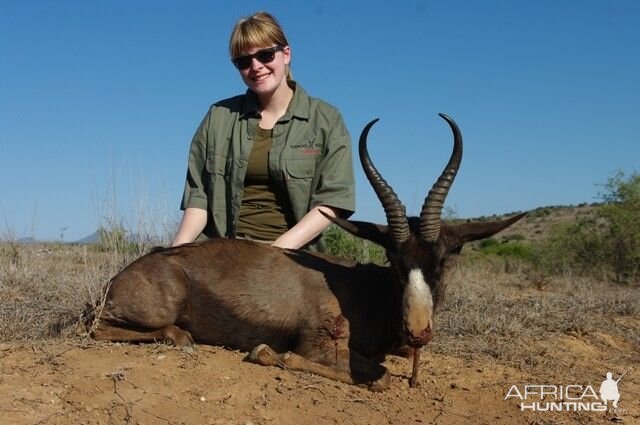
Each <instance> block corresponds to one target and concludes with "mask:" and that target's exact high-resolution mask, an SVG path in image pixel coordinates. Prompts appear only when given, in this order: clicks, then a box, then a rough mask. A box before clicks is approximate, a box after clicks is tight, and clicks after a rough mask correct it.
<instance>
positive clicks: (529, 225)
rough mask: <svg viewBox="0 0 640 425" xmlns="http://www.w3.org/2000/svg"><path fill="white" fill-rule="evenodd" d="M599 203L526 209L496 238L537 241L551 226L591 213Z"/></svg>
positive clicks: (548, 233)
mask: <svg viewBox="0 0 640 425" xmlns="http://www.w3.org/2000/svg"><path fill="white" fill-rule="evenodd" d="M600 205H601V204H598V203H593V204H586V203H584V204H580V205H577V206H574V205H558V206H548V207H539V208H536V209H534V210H531V211H527V215H526V216H525V217H524V218H523V219H521V220H520V221H518V222H517V223H515V224H513V225H512V226H510V227H508V228H507V229H505V230H503V231H502V232H500V233H498V235H496V238H497V239H500V240H508V239H513V238H514V237H516V236H517V237H518V238H519V239H520V238H523V239H525V240H529V241H537V240H541V239H545V238H547V237H549V236H550V235H551V232H552V230H553V228H554V227H555V226H557V225H559V224H562V223H570V222H572V221H575V220H576V219H577V218H580V217H586V216H589V215H592V214H593V213H594V211H595V210H596V209H597V208H598V207H599V206H600ZM520 212H522V211H515V212H512V213H509V214H504V215H501V216H488V217H487V216H485V217H478V218H476V219H472V220H495V219H497V218H506V217H510V216H512V215H515V214H518V213H520Z"/></svg>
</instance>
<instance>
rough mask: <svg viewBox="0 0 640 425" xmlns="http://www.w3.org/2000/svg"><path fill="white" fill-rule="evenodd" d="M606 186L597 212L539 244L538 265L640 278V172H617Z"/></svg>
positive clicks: (622, 278)
mask: <svg viewBox="0 0 640 425" xmlns="http://www.w3.org/2000/svg"><path fill="white" fill-rule="evenodd" d="M603 187H604V188H605V192H604V193H602V194H600V197H601V198H602V199H603V200H604V204H602V205H599V206H598V207H597V208H596V209H595V211H594V213H593V214H592V215H588V216H581V217H578V218H577V219H576V220H575V222H573V223H569V224H565V225H561V226H557V227H556V228H555V229H554V230H553V231H552V236H551V237H550V238H549V239H548V240H547V241H544V242H542V243H541V244H540V245H538V246H537V247H536V249H535V255H534V257H535V263H536V265H537V267H538V268H539V269H541V270H545V271H548V272H551V273H566V272H567V271H575V272H577V273H579V274H582V275H591V276H596V277H599V278H611V279H613V280H614V281H615V282H630V281H637V280H639V279H640V175H639V174H637V173H635V174H632V175H630V176H628V177H627V176H625V174H624V173H622V172H618V173H616V174H615V175H614V176H613V177H611V178H610V179H609V180H608V181H607V183H606V184H604V185H603Z"/></svg>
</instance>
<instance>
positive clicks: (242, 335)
mask: <svg viewBox="0 0 640 425" xmlns="http://www.w3.org/2000/svg"><path fill="white" fill-rule="evenodd" d="M440 116H441V117H442V118H444V119H445V120H446V121H447V123H448V124H449V126H450V127H451V129H452V131H453V135H454V145H453V153H452V155H451V158H450V159H449V163H448V164H447V166H446V167H445V169H444V171H443V172H442V174H441V175H440V177H439V178H438V180H437V182H436V183H435V184H434V185H433V187H432V189H431V190H430V191H429V194H428V195H427V197H426V199H425V202H424V205H423V207H422V211H421V212H420V217H409V218H408V217H407V216H406V213H405V208H404V206H403V205H402V203H401V202H400V200H399V199H398V197H397V195H396V194H395V193H394V191H393V189H392V188H391V187H390V186H389V185H388V184H387V182H386V181H385V180H384V179H383V178H382V176H381V175H380V173H379V172H378V171H377V170H376V168H375V166H374V165H373V163H372V162H371V159H370V158H369V154H368V152H367V135H368V133H369V130H370V129H371V127H372V125H373V124H374V123H375V122H376V121H372V122H371V123H369V124H368V125H367V126H366V127H365V128H364V130H363V132H362V135H361V136H360V141H359V154H360V161H361V163H362V168H363V169H364V172H365V174H366V175H367V178H368V179H369V182H370V183H371V185H372V186H373V189H374V190H375V192H376V194H377V196H378V198H379V200H380V202H381V203H382V206H383V208H384V210H385V212H386V217H387V225H386V226H383V225H377V224H372V223H365V222H359V221H346V220H342V219H334V222H335V223H336V224H337V225H339V226H340V227H342V228H343V229H345V230H346V231H348V232H350V233H352V234H353V235H355V236H357V237H360V238H364V239H367V240H370V241H372V242H375V243H377V244H379V245H381V246H382V247H384V248H385V250H386V254H387V257H388V259H389V265H388V266H380V265H375V264H360V263H355V262H351V261H347V260H342V259H338V258H333V257H330V256H326V255H319V254H313V253H309V252H306V251H299V250H286V249H279V248H274V247H270V246H265V245H261V244H258V243H255V242H251V241H246V240H235V239H215V240H210V241H206V242H201V243H193V244H187V245H182V246H179V247H174V248H166V249H165V248H161V249H159V250H156V251H155V252H152V253H150V254H147V255H145V256H143V257H141V258H139V259H138V260H136V261H134V262H133V263H131V264H130V265H129V266H128V267H126V268H125V269H124V270H122V272H120V273H119V274H118V275H116V276H115V277H114V278H113V279H112V280H111V282H110V286H109V288H108V291H107V294H106V301H105V305H104V308H103V309H102V311H101V312H100V314H99V317H98V322H97V325H96V327H95V331H94V333H93V336H94V337H95V338H96V339H99V340H112V341H153V340H170V341H172V342H173V343H174V344H176V345H178V346H189V347H190V346H192V345H193V343H194V342H198V343H203V344H213V345H222V346H227V347H231V348H235V349H240V350H245V351H250V354H249V356H248V359H249V360H251V361H253V362H256V363H259V364H262V365H280V366H286V367H288V368H291V369H294V370H302V371H309V372H312V373H315V374H318V375H321V376H325V377H328V378H331V379H334V380H338V381H342V382H347V383H351V384H360V383H362V384H367V385H370V386H371V387H372V388H373V389H385V388H387V387H388V386H389V373H388V371H387V369H386V368H384V367H383V366H382V365H381V364H380V363H381V362H382V361H383V360H384V357H385V355H386V354H394V353H399V352H405V353H406V352H407V350H406V348H407V347H412V348H413V349H414V352H415V357H414V375H413V378H414V380H413V383H415V377H416V371H417V369H416V365H417V359H418V356H417V353H418V352H419V348H420V347H422V346H423V345H425V344H427V343H428V342H429V341H430V340H431V338H432V335H433V332H434V329H435V324H434V310H435V308H436V305H437V304H438V301H439V300H440V299H441V297H442V293H443V284H444V281H445V271H446V270H447V267H446V266H447V261H448V260H449V259H450V257H451V256H452V255H455V254H458V253H459V252H460V250H461V249H462V246H463V245H464V243H466V242H469V241H474V240H478V239H482V238H485V237H488V236H491V235H493V234H495V233H497V232H499V231H500V230H502V229H504V228H506V227H507V226H509V225H511V224H513V223H514V222H516V221H517V220H518V219H520V218H521V217H522V216H523V215H524V214H520V215H517V216H514V217H511V218H509V219H506V220H500V221H494V222H481V223H464V224H456V225H450V224H446V223H443V222H442V221H441V211H442V208H443V204H444V200H445V198H446V196H447V193H448V191H449V188H450V187H451V184H452V183H453V180H454V177H455V175H456V173H457V171H458V168H459V166H460V162H461V159H462V136H461V134H460V130H459V129H458V127H457V125H456V124H455V122H454V121H453V120H452V119H451V118H449V117H448V116H446V115H444V114H440Z"/></svg>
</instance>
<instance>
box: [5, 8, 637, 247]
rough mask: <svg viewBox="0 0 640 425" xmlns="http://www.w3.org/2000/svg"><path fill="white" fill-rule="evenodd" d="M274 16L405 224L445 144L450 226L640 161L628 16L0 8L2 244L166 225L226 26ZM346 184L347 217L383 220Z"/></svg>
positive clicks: (306, 79) (584, 193) (220, 73)
mask: <svg viewBox="0 0 640 425" xmlns="http://www.w3.org/2000/svg"><path fill="white" fill-rule="evenodd" d="M258 10H268V11H270V12H272V13H274V14H275V15H276V16H277V17H278V19H279V20H280V22H281V23H282V25H283V26H284V28H285V31H286V32H287V36H288V38H289V41H290V42H291V45H292V53H293V72H294V77H295V79H296V80H297V81H299V82H300V84H302V85H303V86H304V87H305V89H306V90H307V92H309V93H310V94H311V95H313V96H316V97H320V98H323V99H324V100H326V101H328V102H330V103H332V104H333V105H335V106H337V107H338V108H339V109H340V110H341V112H342V114H343V116H344V119H345V122H346V124H347V126H348V128H349V130H350V132H351V134H352V137H353V139H354V143H355V140H357V138H358V136H359V134H360V131H361V129H362V127H363V126H364V125H365V124H366V123H367V122H368V121H369V120H371V119H373V118H375V117H378V118H380V122H379V123H378V124H377V125H376V126H375V127H374V128H373V130H372V132H371V133H370V138H369V146H370V152H371V155H372V157H373V159H374V161H375V163H376V164H377V166H378V168H379V169H380V170H381V172H382V173H383V175H384V176H385V178H386V179H387V181H388V182H389V183H390V184H391V185H392V186H393V187H394V189H395V190H396V192H397V193H398V194H399V196H400V197H401V199H402V200H403V201H404V202H405V204H406V205H407V208H408V210H409V212H410V213H413V214H417V213H419V210H420V207H421V205H422V202H423V199H424V196H425V195H426V193H427V191H428V189H429V188H430V187H431V184H432V183H433V181H434V179H436V178H437V176H438V175H439V173H440V171H441V170H442V167H443V166H444V164H445V163H446V161H447V159H448V155H449V152H450V149H451V135H450V132H449V130H448V127H447V126H446V124H445V123H444V121H442V120H441V119H440V118H439V117H438V116H437V113H438V112H444V113H447V114H449V115H450V116H452V117H453V118H454V119H455V120H456V121H457V122H458V124H459V126H460V128H461V129H462V132H463V135H464V140H465V152H464V159H463V163H462V167H461V170H460V173H459V174H458V178H457V180H456V183H455V184H454V186H453V188H452V190H451V192H450V195H449V198H448V199H447V205H448V206H449V207H451V208H453V209H454V210H455V211H456V212H457V214H458V215H459V216H461V217H474V216H480V215H490V214H493V213H507V212H511V211H517V210H528V209H533V208H536V207H539V206H546V205H559V204H577V203H581V202H592V201H595V200H597V193H598V191H599V190H600V188H599V187H598V186H597V184H599V183H604V182H605V181H606V179H607V178H608V177H609V176H610V175H612V173H613V172H614V171H616V170H623V171H626V172H627V173H631V172H635V171H637V170H638V159H639V158H640V140H639V139H640V136H639V134H640V119H638V115H639V112H640V78H639V77H638V76H639V75H640V54H639V52H638V46H640V25H638V18H639V17H640V2H638V1H635V0H602V1H596V0H562V1H558V0H554V1H552V0H541V1H531V0H527V1H524V0H522V1H520V0H509V1H507V0H503V1H483V2H478V1H455V0H453V1H447V2H442V1H431V0H428V1H424V0H422V1H421V0H414V1H401V2H398V1H396V2H387V1H379V2H376V1H349V2H345V1H329V0H325V1H314V0H310V1H307V2H295V3H294V2H285V1H265V2H260V1H242V2H224V3H221V2H213V1H190V2H175V1H163V0H162V1H158V0H156V1H153V2H151V1H136V2H131V1H121V0H112V1H108V2H98V1H64V0H61V1H56V2H50V1H22V2H18V1H12V2H9V1H4V0H1V1H0V181H2V184H1V185H0V235H4V236H5V237H6V236H7V235H11V236H13V237H24V236H35V237H37V238H42V239H59V238H60V237H61V236H62V237H63V239H64V240H69V241H71V240H76V239H79V238H82V237H84V236H86V235H87V234H90V233H91V232H93V231H94V230H95V229H96V228H97V227H98V225H99V224H100V223H104V222H105V221H109V220H117V221H121V222H122V223H123V224H125V225H126V226H128V227H130V228H132V229H135V228H136V227H137V226H139V223H143V224H145V223H146V224H145V225H149V224H150V223H153V225H154V226H161V227H162V226H165V227H167V226H168V227H170V225H171V224H172V223H174V222H175V220H177V219H179V201H180V198H181V194H182V188H183V184H184V175H185V167H186V160H187V151H188V148H189V143H190V141H191V137H192V136H193V133H194V131H195V129H196V127H197V126H198V124H199V122H200V120H201V119H202V117H203V115H204V114H205V112H206V111H207V109H208V107H209V105H210V104H211V103H213V102H215V101H217V100H219V99H222V98H225V97H229V96H233V95H236V94H239V93H242V92H244V90H245V87H244V86H243V83H242V81H241V80H240V78H239V76H238V75H237V71H236V70H235V69H234V68H233V66H232V65H231V63H230V62H229V58H228V53H227V42H228V37H229V33H230V30H231V28H232V26H233V24H234V23H235V21H236V20H237V19H238V18H240V17H242V16H245V15H248V14H251V13H253V12H255V11H258ZM356 175H357V208H358V211H357V213H356V215H355V216H354V218H357V219H363V220H373V221H379V222H381V221H384V215H383V213H382V208H381V207H380V206H379V204H378V202H377V200H376V199H375V196H374V195H373V192H372V190H371V189H370V188H369V186H368V184H367V183H366V181H365V180H364V178H363V177H362V172H361V170H360V168H359V165H358V164H356Z"/></svg>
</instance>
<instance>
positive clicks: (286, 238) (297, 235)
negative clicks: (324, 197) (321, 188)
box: [272, 205, 338, 249]
mask: <svg viewBox="0 0 640 425" xmlns="http://www.w3.org/2000/svg"><path fill="white" fill-rule="evenodd" d="M320 210H322V212H324V213H325V214H327V215H329V216H331V217H336V216H337V215H338V209H337V208H332V207H327V206H325V205H319V206H317V207H314V208H312V209H311V211H309V212H308V213H307V214H306V215H305V216H304V217H302V220H300V221H299V222H298V223H296V225H295V226H293V227H292V228H291V229H289V230H288V231H287V232H286V233H285V234H283V235H282V236H280V237H279V238H278V239H276V241H275V242H274V243H273V244H272V245H273V246H277V247H279V248H291V249H299V248H302V247H303V246H305V245H306V244H308V243H309V242H311V241H312V240H314V239H315V238H316V237H317V236H318V235H320V233H322V231H323V230H324V229H326V228H327V226H329V225H330V224H331V220H329V219H328V218H327V217H325V216H323V215H322V214H321V213H320Z"/></svg>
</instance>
